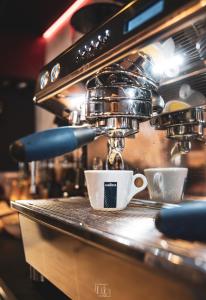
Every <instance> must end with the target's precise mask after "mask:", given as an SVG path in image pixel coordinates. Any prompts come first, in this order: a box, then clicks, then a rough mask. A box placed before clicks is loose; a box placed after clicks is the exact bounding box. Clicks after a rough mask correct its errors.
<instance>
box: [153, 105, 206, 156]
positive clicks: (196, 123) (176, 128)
mask: <svg viewBox="0 0 206 300" xmlns="http://www.w3.org/2000/svg"><path fill="white" fill-rule="evenodd" d="M150 123H151V125H152V126H154V127H155V128H156V129H158V130H164V129H166V130H167V137H168V138H169V139H172V140H175V141H176V142H177V149H179V152H180V153H183V154H184V153H188V152H189V151H190V150H191V142H192V141H194V140H197V141H202V142H204V127H206V109H205V107H193V108H189V109H185V110H180V111H175V112H171V113H163V114H162V115H161V114H160V115H159V116H157V117H153V118H152V119H151V121H150Z"/></svg>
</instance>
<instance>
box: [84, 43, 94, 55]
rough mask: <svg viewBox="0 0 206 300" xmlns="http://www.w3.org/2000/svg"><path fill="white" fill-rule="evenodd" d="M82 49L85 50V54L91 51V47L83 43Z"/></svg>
mask: <svg viewBox="0 0 206 300" xmlns="http://www.w3.org/2000/svg"><path fill="white" fill-rule="evenodd" d="M84 50H85V52H86V54H88V53H90V52H91V51H92V48H91V46H88V45H85V46H84Z"/></svg>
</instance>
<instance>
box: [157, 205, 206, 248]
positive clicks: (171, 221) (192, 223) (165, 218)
mask: <svg viewBox="0 0 206 300" xmlns="http://www.w3.org/2000/svg"><path fill="white" fill-rule="evenodd" d="M155 225H156V227H157V229H158V230H159V231H160V232H162V233H163V234H164V235H166V236H167V237H169V238H174V239H183V240H188V241H202V242H206V201H197V202H196V201H192V202H185V203H182V204H180V205H178V206H176V207H173V208H162V209H161V210H160V212H159V213H158V214H157V216H156V219H155Z"/></svg>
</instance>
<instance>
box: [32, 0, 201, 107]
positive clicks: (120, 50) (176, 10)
mask: <svg viewBox="0 0 206 300" xmlns="http://www.w3.org/2000/svg"><path fill="white" fill-rule="evenodd" d="M205 5H206V1H198V0H196V1H195V0H182V1H178V0H167V1H166V0H147V1H145V0H136V1H132V2H131V3H129V4H128V5H126V6H125V7H124V8H123V9H122V10H121V11H120V12H118V13H117V14H116V15H114V16H113V17H112V18H110V19H109V20H108V21H107V22H105V23H104V24H103V25H102V26H100V27H99V28H97V29H96V30H94V31H92V32H90V33H88V34H86V35H85V36H83V37H82V38H81V39H80V40H79V41H77V42H76V44H74V45H73V46H71V47H70V48H68V49H67V50H65V51H64V52H63V53H62V54H61V55H59V56H58V57H57V58H55V59H54V60H53V61H51V62H50V63H49V64H48V65H46V66H45V67H44V68H43V69H42V71H41V73H40V75H39V78H38V82H37V89H36V95H35V97H34V101H36V103H37V104H39V105H41V106H44V105H43V102H44V101H45V100H46V99H49V98H52V97H54V96H55V95H57V94H58V93H59V92H62V91H63V90H64V89H65V88H68V87H69V86H71V85H73V84H74V83H77V82H79V81H81V80H84V79H86V78H88V76H90V75H92V74H94V73H95V72H96V71H98V69H99V68H100V67H103V66H106V65H108V64H110V63H113V62H115V61H118V60H120V59H121V58H123V57H125V56H126V55H128V53H131V51H132V50H134V49H137V48H138V46H140V45H147V44H148V43H149V42H150V43H151V41H152V40H154V39H155V38H157V37H160V35H161V36H163V35H165V33H166V32H168V31H170V30H173V31H176V30H177V27H178V25H180V24H182V23H183V21H184V23H185V22H190V21H191V15H192V17H193V19H194V18H195V16H196V14H197V13H198V15H199V12H200V11H203V12H204V6H205ZM181 12H184V13H182V14H181ZM177 15H178V18H177ZM182 26H183V25H182ZM185 26H186V25H185ZM183 27H184V26H183ZM167 35H168V33H167ZM46 108H47V109H48V106H47V107H46Z"/></svg>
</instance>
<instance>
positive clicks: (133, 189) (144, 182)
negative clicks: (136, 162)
mask: <svg viewBox="0 0 206 300" xmlns="http://www.w3.org/2000/svg"><path fill="white" fill-rule="evenodd" d="M137 178H141V179H142V185H141V186H140V187H137V186H136V185H135V180H136V179H137ZM146 187H147V179H146V177H145V176H144V175H143V174H135V175H133V178H132V186H131V191H130V194H129V197H128V202H127V204H128V203H129V202H130V200H131V199H132V198H133V196H134V195H136V194H137V193H139V192H141V191H143V190H144V189H145V188H146Z"/></svg>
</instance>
